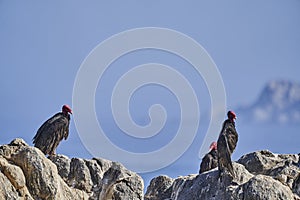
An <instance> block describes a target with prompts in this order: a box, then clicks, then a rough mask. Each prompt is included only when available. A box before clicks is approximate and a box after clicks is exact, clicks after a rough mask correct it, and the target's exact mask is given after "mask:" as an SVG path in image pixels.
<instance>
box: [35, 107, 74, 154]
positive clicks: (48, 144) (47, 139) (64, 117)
mask: <svg viewBox="0 0 300 200" xmlns="http://www.w3.org/2000/svg"><path fill="white" fill-rule="evenodd" d="M69 113H71V114H72V110H71V108H70V107H69V106H68V105H63V107H62V112H59V113H57V114H55V115H54V116H53V117H51V118H50V119H48V120H47V121H46V122H44V124H43V125H42V126H41V127H40V128H39V129H38V131H37V133H36V135H35V136H34V138H33V144H34V146H35V147H37V148H39V149H40V150H41V151H42V152H43V153H44V154H45V155H47V154H48V155H54V154H55V150H56V148H57V146H58V144H59V142H60V141H61V140H62V139H63V138H64V139H65V140H66V139H67V138H68V135H69V124H70V115H69Z"/></svg>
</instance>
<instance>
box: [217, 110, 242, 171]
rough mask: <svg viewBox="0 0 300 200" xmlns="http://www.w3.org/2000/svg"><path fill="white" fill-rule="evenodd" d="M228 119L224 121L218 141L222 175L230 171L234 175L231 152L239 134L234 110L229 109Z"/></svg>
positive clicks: (219, 164)
mask: <svg viewBox="0 0 300 200" xmlns="http://www.w3.org/2000/svg"><path fill="white" fill-rule="evenodd" d="M227 117H228V119H226V120H225V121H224V123H223V127H222V130H221V133H220V135H219V139H218V142H217V145H218V167H219V174H220V176H221V175H222V174H223V173H224V172H225V171H228V172H229V173H230V175H231V177H234V176H235V174H234V171H233V166H232V161H231V154H232V153H233V151H234V149H235V147H236V144H237V141H238V134H237V132H236V129H235V122H234V120H235V119H236V115H235V113H234V112H233V111H228V113H227Z"/></svg>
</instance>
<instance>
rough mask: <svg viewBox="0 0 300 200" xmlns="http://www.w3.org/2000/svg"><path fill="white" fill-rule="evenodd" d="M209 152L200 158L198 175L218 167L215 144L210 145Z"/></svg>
mask: <svg viewBox="0 0 300 200" xmlns="http://www.w3.org/2000/svg"><path fill="white" fill-rule="evenodd" d="M209 150H210V151H209V152H208V153H207V154H205V156H204V157H203V158H202V162H201V164H200V171H199V174H201V173H203V172H206V171H209V170H211V169H214V168H216V167H218V151H217V143H216V142H213V143H211V145H210V147H209Z"/></svg>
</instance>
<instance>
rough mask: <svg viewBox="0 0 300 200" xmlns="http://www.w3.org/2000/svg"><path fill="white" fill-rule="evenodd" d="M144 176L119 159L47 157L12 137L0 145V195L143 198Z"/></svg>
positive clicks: (24, 197)
mask: <svg viewBox="0 0 300 200" xmlns="http://www.w3.org/2000/svg"><path fill="white" fill-rule="evenodd" d="M143 188H144V186H143V180H142V179H141V177H140V176H139V175H137V174H136V173H134V172H131V171H129V170H127V169H126V168H125V167H124V166H123V165H121V164H120V163H116V162H112V161H108V160H104V159H98V158H94V159H92V160H85V159H80V158H72V159H69V158H68V157H66V156H63V155H55V156H51V157H49V158H47V157H45V155H44V154H43V153H42V152H41V151H40V150H39V149H37V148H35V147H31V146H29V145H27V144H26V143H25V142H24V141H23V140H22V139H15V140H13V141H12V142H11V143H10V144H8V145H3V146H1V147H0V199H24V200H27V199H28V200H30V199H37V200H39V199H41V200H42V199H43V200H44V199H47V200H48V199H49V200H50V199H51V200H56V199H57V200H61V199H64V200H68V199H70V200H77V199H89V200H92V199H101V200H102V199H118V200H121V199H126V200H130V199H132V200H139V199H143Z"/></svg>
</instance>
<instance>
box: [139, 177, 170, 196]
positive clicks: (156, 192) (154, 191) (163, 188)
mask: <svg viewBox="0 0 300 200" xmlns="http://www.w3.org/2000/svg"><path fill="white" fill-rule="evenodd" d="M173 182H174V179H172V178H170V177H168V176H158V177H156V178H154V179H152V180H151V182H150V185H149V186H148V188H147V192H146V194H145V198H144V199H145V200H148V199H152V200H154V199H167V198H169V197H170V196H171V191H172V190H171V186H172V184H173Z"/></svg>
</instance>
